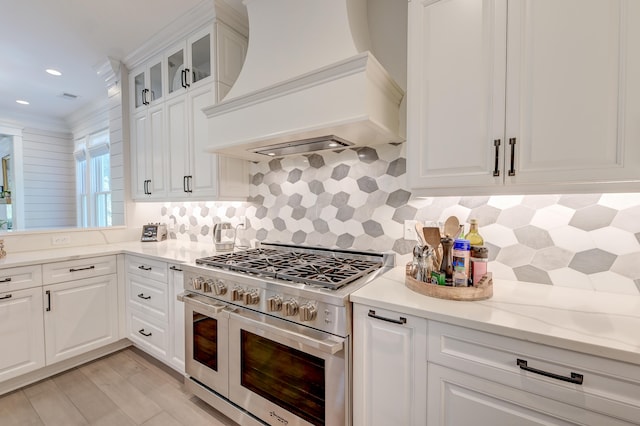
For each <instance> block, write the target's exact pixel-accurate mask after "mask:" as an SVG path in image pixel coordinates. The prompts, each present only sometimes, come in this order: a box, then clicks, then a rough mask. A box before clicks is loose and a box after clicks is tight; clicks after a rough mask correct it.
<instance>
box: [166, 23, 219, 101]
mask: <svg viewBox="0 0 640 426" xmlns="http://www.w3.org/2000/svg"><path fill="white" fill-rule="evenodd" d="M214 54H215V51H214V43H213V26H212V25H208V26H207V27H206V28H203V29H202V30H200V31H198V32H196V33H194V34H193V35H191V36H190V37H189V38H188V39H187V40H186V41H182V42H180V43H178V44H176V45H175V46H174V47H173V48H170V49H169V50H168V51H167V54H166V56H165V69H166V73H167V94H168V95H169V96H174V95H179V94H181V93H184V92H185V91H186V90H189V89H192V88H196V87H199V86H201V85H203V84H205V83H206V82H211V80H212V76H213V58H214Z"/></svg>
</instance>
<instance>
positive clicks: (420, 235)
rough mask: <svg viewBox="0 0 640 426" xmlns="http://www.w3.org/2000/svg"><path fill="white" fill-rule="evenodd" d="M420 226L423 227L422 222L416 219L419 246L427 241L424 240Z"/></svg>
mask: <svg viewBox="0 0 640 426" xmlns="http://www.w3.org/2000/svg"><path fill="white" fill-rule="evenodd" d="M422 228H424V225H423V224H422V222H420V221H419V220H418V221H416V234H417V235H418V243H419V244H420V245H421V246H423V245H425V244H427V242H426V241H425V240H424V234H423V231H422Z"/></svg>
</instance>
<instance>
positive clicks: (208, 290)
mask: <svg viewBox="0 0 640 426" xmlns="http://www.w3.org/2000/svg"><path fill="white" fill-rule="evenodd" d="M212 284H213V281H211V280H206V281H205V282H204V283H202V291H204V292H205V293H211V285H212Z"/></svg>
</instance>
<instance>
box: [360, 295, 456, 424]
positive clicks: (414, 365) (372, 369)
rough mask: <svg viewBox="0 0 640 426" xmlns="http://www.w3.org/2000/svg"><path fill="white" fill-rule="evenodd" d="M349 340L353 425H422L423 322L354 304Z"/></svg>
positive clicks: (424, 385)
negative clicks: (351, 356)
mask: <svg viewBox="0 0 640 426" xmlns="http://www.w3.org/2000/svg"><path fill="white" fill-rule="evenodd" d="M353 335H354V341H353V353H354V356H353V369H354V371H353V387H354V397H353V416H354V424H355V425H358V426H359V425H366V426H376V425H379V426H388V425H407V426H410V425H415V426H418V425H420V426H423V425H425V424H426V414H427V413H426V401H427V354H426V351H427V342H426V339H427V321H426V320H425V319H423V318H416V317H412V316H409V315H404V314H399V313H396V312H392V311H387V310H384V309H378V308H369V307H367V306H363V305H358V304H355V305H354V330H353ZM434 424H435V423H434ZM461 424H462V423H461Z"/></svg>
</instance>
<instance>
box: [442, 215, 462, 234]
mask: <svg viewBox="0 0 640 426" xmlns="http://www.w3.org/2000/svg"><path fill="white" fill-rule="evenodd" d="M459 232H460V221H459V220H458V218H457V217H455V216H449V217H448V218H447V220H446V221H445V222H444V235H445V236H447V237H451V238H456V237H457V236H458V233H459Z"/></svg>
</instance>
